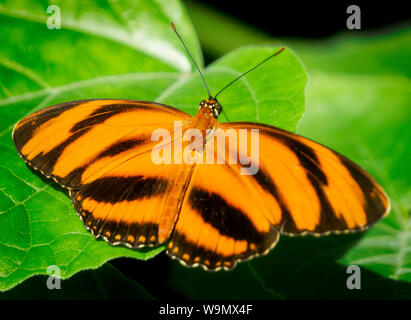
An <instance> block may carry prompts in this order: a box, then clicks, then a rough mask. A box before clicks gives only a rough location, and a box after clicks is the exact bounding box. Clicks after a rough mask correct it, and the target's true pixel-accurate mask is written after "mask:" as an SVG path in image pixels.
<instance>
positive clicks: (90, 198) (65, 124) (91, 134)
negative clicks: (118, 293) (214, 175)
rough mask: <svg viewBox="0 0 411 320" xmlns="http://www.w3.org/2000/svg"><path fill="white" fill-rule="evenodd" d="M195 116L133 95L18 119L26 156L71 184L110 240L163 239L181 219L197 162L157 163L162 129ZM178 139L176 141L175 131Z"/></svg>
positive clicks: (89, 218)
mask: <svg viewBox="0 0 411 320" xmlns="http://www.w3.org/2000/svg"><path fill="white" fill-rule="evenodd" d="M190 119H191V117H190V116H189V115H188V114H186V113H184V112H181V111H179V110H177V109H174V108H172V107H168V106H165V105H160V104H155V103H151V102H143V101H131V100H86V101H75V102H69V103H65V104H60V105H56V106H52V107H49V108H46V109H44V110H41V111H39V112H36V113H34V114H32V115H30V116H28V117H26V118H24V119H23V120H21V121H20V122H19V123H17V124H16V126H15V128H14V130H13V140H14V142H15V145H16V148H17V150H18V151H19V153H20V155H21V156H22V158H23V159H24V160H25V161H26V162H28V163H29V164H30V165H31V166H33V167H34V168H35V169H38V170H40V171H41V172H42V173H43V174H44V175H46V176H47V177H52V178H53V179H54V180H55V181H57V182H58V183H60V184H61V185H63V186H64V187H66V188H68V189H69V190H70V196H71V197H72V199H73V203H74V206H75V208H76V210H77V212H78V213H79V215H80V217H81V218H82V219H83V222H84V223H85V225H86V227H87V228H88V229H90V230H91V231H92V232H93V234H94V235H95V236H102V237H104V239H105V240H107V241H108V242H110V243H115V244H117V243H125V244H128V245H129V246H132V247H138V246H143V245H150V244H152V245H154V244H158V243H162V242H164V241H165V240H167V238H168V237H169V234H170V233H171V231H172V229H173V227H174V223H175V220H176V218H177V212H175V209H174V210H173V208H176V207H177V206H175V205H174V204H175V203H176V202H178V201H179V199H178V197H177V198H176V195H178V194H179V189H180V188H181V185H184V183H185V180H186V179H187V177H188V176H187V175H188V173H189V166H186V165H172V166H173V167H170V166H161V165H156V164H154V163H153V161H152V159H151V150H152V149H153V146H154V144H157V143H158V142H153V141H151V134H152V132H153V131H154V130H155V129H158V128H164V129H166V130H168V132H174V131H173V130H175V127H174V121H180V123H181V126H184V123H185V122H189V121H190ZM170 139H174V138H173V135H172V136H170Z"/></svg>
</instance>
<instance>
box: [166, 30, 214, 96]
mask: <svg viewBox="0 0 411 320" xmlns="http://www.w3.org/2000/svg"><path fill="white" fill-rule="evenodd" d="M170 25H171V28H173V30H174V32H175V33H176V35H177V37H178V38H179V39H180V41H181V43H182V44H183V46H184V49H186V51H187V53H188V55H189V57H190V58H191V61H193V63H194V65H195V66H196V68H197V70H198V72H199V73H200V76H201V79H203V82H204V86H205V88H206V89H207V93H208V98H210V99H211V94H210V90H208V86H207V82H206V81H205V79H204V76H203V74H202V73H201V70H200V68H199V67H198V65H197V63H196V61H195V60H194V58H193V56H192V55H191V53H190V51H188V49H187V46H186V44H185V43H184V41H183V38H181V36H180V35H179V33H178V32H177V29H176V26H175V25H174V23H172V22H170Z"/></svg>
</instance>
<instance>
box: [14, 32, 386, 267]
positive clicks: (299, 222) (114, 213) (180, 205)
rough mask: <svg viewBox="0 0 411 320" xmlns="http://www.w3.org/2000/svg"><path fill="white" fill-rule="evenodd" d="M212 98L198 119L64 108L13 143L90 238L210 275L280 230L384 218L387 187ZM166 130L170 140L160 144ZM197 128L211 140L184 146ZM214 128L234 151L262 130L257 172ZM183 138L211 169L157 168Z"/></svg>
mask: <svg viewBox="0 0 411 320" xmlns="http://www.w3.org/2000/svg"><path fill="white" fill-rule="evenodd" d="M172 26H173V29H174V31H176V30H175V28H174V25H172ZM176 33H177V31H176ZM177 35H178V33H177ZM178 36H179V35H178ZM179 38H180V40H181V37H180V36H179ZM181 41H182V40H181ZM182 43H183V45H184V42H182ZM184 47H185V45H184ZM283 49H284V48H282V49H281V50H279V51H278V52H276V53H275V54H273V55H272V56H270V57H268V58H267V59H265V60H264V61H263V62H265V61H266V60H268V59H269V58H271V57H273V56H275V55H277V54H279V53H280V52H281V51H282V50H283ZM187 52H188V50H187ZM190 57H191V55H190ZM193 62H194V64H195V66H196V67H197V69H198V66H197V64H196V63H195V61H194V60H193ZM263 62H261V63H260V64H258V65H257V66H255V67H254V68H252V69H250V70H249V71H247V72H246V73H248V72H250V71H251V70H253V69H255V68H256V67H258V66H259V65H261V64H262V63H263ZM199 71H200V70H199ZM246 73H244V74H243V75H245V74H246ZM200 75H201V76H202V74H201V72H200ZM243 75H242V76H243ZM202 77H203V76H202ZM240 77H241V76H240ZM240 77H238V78H236V79H234V80H233V81H232V82H231V83H229V84H228V85H227V86H226V87H224V88H223V89H222V90H221V91H220V92H219V93H221V92H222V91H223V90H224V89H225V88H227V87H228V86H229V85H231V84H232V83H233V82H235V81H236V80H238V79H239V78H240ZM203 80H204V78H203ZM204 83H205V80H204ZM205 85H206V83H205ZM206 88H207V85H206ZM207 90H208V88H207ZM219 93H218V94H219ZM218 94H217V95H218ZM217 95H215V96H214V98H212V97H211V96H209V99H206V100H203V101H202V102H201V104H200V109H199V111H198V113H197V115H196V116H194V117H191V116H190V115H188V114H186V113H184V112H182V111H180V110H178V109H175V108H173V107H170V106H166V105H163V104H159V103H155V102H145V101H133V100H83V101H74V102H68V103H63V104H59V105H55V106H51V107H48V108H46V109H43V110H40V111H38V112H35V113H33V114H32V115H29V116H27V117H25V118H24V119H23V120H21V121H20V122H19V123H17V124H16V126H15V128H14V130H13V140H14V143H15V145H16V148H17V150H18V152H19V154H20V156H21V157H22V158H23V159H24V161H26V162H27V163H28V164H29V165H31V166H32V167H33V168H35V169H37V170H40V172H41V173H42V174H44V175H45V176H46V177H48V178H53V179H54V180H55V181H56V182H57V183H59V184H60V185H62V186H63V187H64V188H67V189H68V190H69V194H70V197H71V198H72V201H73V204H74V207H75V209H76V211H77V213H78V214H79V216H80V218H81V219H82V220H83V222H84V224H85V226H86V228H87V229H88V230H90V231H91V232H92V233H93V235H94V236H95V237H102V238H103V239H104V240H106V241H107V242H108V243H110V244H113V245H116V244H123V245H126V246H128V247H131V248H138V247H144V246H154V245H159V244H162V243H165V242H166V241H169V242H168V246H167V253H168V254H169V255H170V256H171V257H172V258H177V259H178V260H180V261H181V262H182V263H183V264H184V265H188V266H193V267H194V266H202V267H203V268H204V269H207V270H219V269H226V270H228V269H231V268H233V267H234V266H235V265H236V263H237V262H238V261H241V260H246V259H250V258H251V257H254V256H257V255H262V254H265V253H267V252H268V251H269V250H270V249H272V248H273V247H274V246H275V244H276V243H277V241H278V239H279V235H280V233H283V234H290V235H301V234H307V233H309V234H314V235H323V234H329V233H340V232H349V231H357V230H363V229H365V228H367V227H369V226H370V225H372V224H374V223H375V222H376V221H378V220H379V219H381V218H382V217H383V216H385V215H386V214H387V213H388V211H389V207H390V204H389V199H388V197H387V196H386V194H385V192H384V191H383V189H382V188H381V187H380V186H379V185H378V184H377V183H376V182H375V180H374V179H373V178H372V177H371V176H370V175H369V174H367V173H366V172H365V171H364V170H363V169H361V168H360V167H359V166H358V165H356V164H355V163H353V162H352V161H351V160H349V159H347V158H346V157H344V156H342V155H340V154H338V153H337V152H335V151H332V150H330V149H328V148H327V147H324V146H322V145H320V144H318V143H316V142H313V141H311V140H309V139H307V138H304V137H301V136H299V135H297V134H294V133H291V132H287V131H284V130H281V129H278V128H275V127H272V126H268V125H263V124H257V123H251V122H233V123H218V121H217V118H218V115H219V114H220V113H221V111H222V107H221V105H220V104H219V102H218V101H217V99H216V96H217ZM176 123H177V124H178V125H177V126H176ZM159 128H162V129H163V130H167V131H168V132H170V135H169V137H168V138H165V137H163V140H162V141H160V139H154V140H153V136H154V132H156V130H158V129H159ZM193 129H195V130H197V131H198V132H200V133H201V138H204V139H203V140H202V142H201V143H193V142H192V139H191V140H190V139H189V140H187V139H183V138H184V137H185V136H186V133H187V132H189V131H190V130H193ZM218 129H220V130H222V131H223V132H227V131H230V132H231V133H233V136H234V140H231V141H229V142H230V143H231V142H233V143H234V145H237V146H240V145H241V143H243V144H244V141H245V142H249V141H252V139H253V137H252V132H253V130H255V129H258V150H259V152H258V154H257V157H258V170H257V171H256V172H253V173H250V172H249V173H248V174H243V170H246V171H247V170H248V168H249V167H247V166H246V165H244V162H241V161H228V160H227V159H230V160H233V159H234V160H238V159H239V158H241V157H243V156H244V157H245V158H247V157H248V158H250V157H249V156H248V154H249V153H250V152H251V153H252V150H251V149H252V146H251V144H250V145H248V144H247V146H246V148H245V150H242V151H241V149H240V151H237V153H233V152H232V149H231V148H230V147H227V146H225V147H224V149H221V148H220V149H219V148H218V147H216V146H215V145H213V144H211V141H213V139H214V137H215V136H216V134H215V132H216V130H218ZM242 132H245V136H244V134H243V135H242ZM226 138H227V139H228V140H230V137H224V138H223V139H225V140H226ZM179 140H181V141H182V146H181V147H182V149H183V148H184V150H188V151H189V153H188V155H193V154H194V155H197V156H199V157H200V160H204V159H205V157H206V153H207V152H202V151H206V150H207V148H208V147H209V146H210V145H211V150H212V152H213V153H212V159H213V160H214V161H213V163H209V162H207V161H201V162H202V163H201V162H195V161H194V162H186V161H182V162H178V161H171V163H168V164H161V165H159V164H157V163H155V161H153V152H154V151H156V150H157V151H159V150H160V149H161V150H160V151H162V155H163V156H164V153H165V151H166V150H168V151H169V153H168V155H169V156H170V158H171V159H174V160H175V159H177V158H178V156H179V153H181V152H180V151H178V149H176V148H169V149H167V146H171V145H175V144H176V143H177V141H179ZM225 140H224V141H225ZM159 141H160V142H159ZM192 145H194V147H193V146H192ZM230 145H231V144H229V145H228V146H230ZM159 146H160V147H161V148H160V147H159ZM190 146H191V147H190ZM159 148H160V149H159ZM198 148H200V149H198ZM242 153H243V154H242ZM159 154H161V152H160V153H159ZM180 155H181V154H180ZM186 155H187V154H186ZM217 158H218V159H220V160H221V158H223V160H224V161H223V162H218V161H217V160H218V159H217ZM251 160H252V159H251ZM216 161H217V163H215V162H216Z"/></svg>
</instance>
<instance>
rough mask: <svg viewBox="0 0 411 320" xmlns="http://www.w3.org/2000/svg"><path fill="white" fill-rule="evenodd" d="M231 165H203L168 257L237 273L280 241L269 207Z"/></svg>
mask: <svg viewBox="0 0 411 320" xmlns="http://www.w3.org/2000/svg"><path fill="white" fill-rule="evenodd" d="M243 177H244V176H241V175H240V174H239V172H237V171H236V170H233V169H232V168H231V167H230V166H228V165H226V164H205V163H204V164H197V165H196V166H195V168H194V170H193V174H192V177H191V180H190V184H189V187H188V189H187V191H186V196H185V197H184V200H183V204H182V207H181V211H180V215H179V218H178V220H177V224H176V226H175V230H174V233H173V235H172V237H171V240H170V242H169V244H168V248H167V253H168V254H169V255H170V256H171V257H173V258H177V259H179V260H180V262H182V263H183V264H184V265H188V266H202V267H203V268H204V269H207V270H219V269H225V270H229V269H232V268H233V267H234V266H235V265H236V263H237V262H238V261H243V260H248V259H250V258H252V257H254V256H258V255H263V254H266V253H268V251H269V250H270V249H272V248H273V247H274V246H275V244H276V243H277V241H278V239H279V232H278V231H277V230H276V229H275V228H274V226H273V225H272V224H271V223H270V221H269V220H268V219H267V218H266V216H265V211H264V210H265V204H264V203H262V202H261V201H260V200H261V199H260V198H259V197H256V196H254V194H253V192H252V190H251V193H250V189H248V186H247V184H244V181H243Z"/></svg>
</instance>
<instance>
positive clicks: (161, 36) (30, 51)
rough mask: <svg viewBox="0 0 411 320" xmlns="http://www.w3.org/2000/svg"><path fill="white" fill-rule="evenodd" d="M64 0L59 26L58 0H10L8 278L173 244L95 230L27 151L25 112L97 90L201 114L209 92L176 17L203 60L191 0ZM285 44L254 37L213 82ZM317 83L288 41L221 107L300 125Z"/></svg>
mask: <svg viewBox="0 0 411 320" xmlns="http://www.w3.org/2000/svg"><path fill="white" fill-rule="evenodd" d="M56 3H57V4H58V5H59V6H60V8H61V14H62V17H61V23H62V25H61V29H53V30H49V29H47V27H46V21H47V15H46V9H47V3H46V2H44V3H34V2H32V1H20V2H19V3H18V4H16V3H14V2H11V1H10V2H9V1H7V2H6V1H1V2H0V25H1V28H2V31H3V30H4V32H2V33H1V34H0V41H1V42H2V44H3V47H4V48H5V50H2V51H1V52H0V84H1V85H0V88H1V89H0V290H7V289H10V288H11V287H13V286H15V285H16V284H18V283H20V282H21V281H23V280H24V279H26V278H28V277H30V276H32V275H35V274H45V273H46V269H47V267H48V266H49V265H58V266H59V267H60V268H61V271H62V273H61V276H62V278H64V279H66V278H68V277H70V276H72V275H73V274H75V273H77V272H79V271H81V270H84V269H92V268H97V267H99V266H101V265H102V264H103V263H104V262H106V261H107V260H110V259H113V258H116V257H124V256H127V257H134V258H137V259H149V258H151V257H153V256H155V255H156V254H157V253H158V252H160V251H162V250H164V247H163V246H160V247H158V248H155V249H152V250H130V249H127V248H122V247H112V246H110V245H108V244H107V243H105V242H103V241H97V240H95V239H94V238H93V237H92V235H91V234H90V233H89V232H87V231H86V230H85V228H84V227H83V225H82V223H81V221H80V219H79V218H78V217H77V215H76V213H75V211H74V209H73V207H72V205H71V202H70V200H69V198H68V197H67V195H66V194H65V193H64V192H62V189H61V188H59V187H58V186H57V185H56V184H54V183H52V182H50V181H49V180H46V179H44V178H43V177H42V176H41V175H39V174H38V173H37V172H34V171H32V170H30V169H29V168H28V167H27V166H26V165H25V164H24V162H23V161H22V160H21V159H20V158H19V157H18V155H17V152H16V150H15V148H14V146H13V141H12V139H11V131H12V128H13V126H14V124H15V123H16V122H17V121H18V120H19V119H20V118H22V117H23V116H25V115H27V114H29V113H31V112H33V111H35V110H38V109H40V108H43V107H46V106H48V105H53V104H57V103H60V102H65V101H70V100H79V99H93V98H100V99H101V98H125V99H136V100H147V101H157V102H163V103H167V104H170V105H173V106H175V107H178V108H181V109H182V110H184V111H186V112H189V113H190V114H194V113H195V112H196V110H197V109H198V104H199V102H200V101H201V100H202V99H204V98H205V97H207V96H206V92H205V89H204V86H203V84H202V81H201V78H200V77H199V75H198V73H196V72H193V70H194V69H193V67H192V66H191V64H190V61H189V59H188V58H187V57H186V56H185V55H184V51H183V49H182V46H181V44H180V43H178V39H177V37H176V36H175V34H174V33H173V32H172V30H171V28H170V27H169V21H170V20H173V21H174V22H175V24H176V26H177V28H178V29H179V31H180V33H181V34H182V36H183V38H184V39H185V41H186V43H187V45H188V47H189V48H190V50H191V52H192V54H193V55H194V57H196V59H197V61H198V62H199V64H200V66H201V65H202V58H201V52H200V50H199V47H198V40H197V38H196V37H195V34H194V32H193V29H192V27H191V24H190V22H189V20H188V18H187V15H186V14H185V12H184V9H183V8H182V7H181V5H180V4H179V2H177V1H149V0H144V1H138V2H136V1H131V0H130V1H122V2H121V3H117V2H115V3H114V2H103V1H102V2H101V4H99V5H97V4H91V3H87V4H84V2H80V1H70V2H68V1H64V2H63V1H60V2H56ZM275 50H278V47H268V46H266V47H246V48H243V49H239V50H236V51H234V52H232V53H230V54H228V55H227V56H225V57H223V58H221V59H220V60H218V61H216V62H215V63H213V64H212V65H211V66H209V67H208V68H207V69H205V70H204V71H205V72H204V73H205V76H206V78H207V81H208V84H209V86H210V89H211V90H212V92H214V93H215V92H216V91H217V90H218V89H221V88H222V87H223V86H224V85H225V84H226V83H227V82H229V81H230V80H232V79H233V78H234V77H235V76H237V75H238V74H240V73H241V72H244V71H246V70H247V69H248V68H250V67H251V66H253V65H255V64H256V63H257V62H260V61H261V60H262V59H263V58H265V57H267V56H268V55H269V54H271V53H273V52H274V51H275ZM190 66H191V68H190ZM190 70H191V71H190ZM305 84H306V74H305V70H304V68H303V67H302V64H301V63H300V61H299V60H298V58H296V56H295V55H294V54H293V53H292V51H291V50H286V51H285V52H284V53H282V54H281V55H279V56H278V57H276V58H275V59H273V60H271V61H270V62H268V63H266V64H265V65H264V66H262V67H260V68H259V69H257V70H256V71H254V72H253V73H251V74H250V75H247V76H246V77H244V78H243V79H241V80H240V81H238V82H237V83H236V84H234V85H233V86H232V87H231V88H230V89H229V90H227V91H225V92H224V93H222V94H221V96H219V100H220V102H221V103H222V105H223V107H224V112H223V115H222V116H221V118H222V120H224V119H227V118H224V116H226V117H227V115H228V118H229V119H230V120H259V121H262V122H265V123H269V124H274V125H277V126H279V127H282V128H285V129H288V130H295V129H296V125H297V122H298V121H299V119H300V117H301V115H302V113H303V109H304V88H305Z"/></svg>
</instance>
